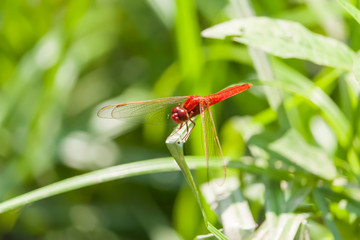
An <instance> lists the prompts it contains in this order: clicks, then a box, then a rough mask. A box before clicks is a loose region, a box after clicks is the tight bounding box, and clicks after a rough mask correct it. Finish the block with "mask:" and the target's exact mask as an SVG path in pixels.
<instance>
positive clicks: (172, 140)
mask: <svg viewBox="0 0 360 240" xmlns="http://www.w3.org/2000/svg"><path fill="white" fill-rule="evenodd" d="M193 127H194V124H193V123H192V122H191V123H189V124H188V125H185V124H184V125H183V126H182V127H181V128H175V130H174V131H173V132H172V133H171V135H170V136H169V137H168V138H167V139H166V146H167V147H168V149H169V151H170V153H171V155H172V156H173V157H174V159H175V161H176V163H177V164H178V165H179V167H180V169H181V171H182V173H183V174H184V177H185V179H186V181H187V182H188V184H189V186H190V188H191V190H192V191H193V193H194V196H195V198H196V200H197V202H198V204H199V207H200V210H201V212H202V214H203V217H204V221H205V224H206V227H207V228H208V230H209V231H210V232H211V233H212V234H214V236H215V237H216V238H217V239H222V240H225V239H227V237H226V236H225V235H224V234H223V233H221V232H220V231H219V230H218V229H217V228H215V227H214V226H213V225H212V224H211V223H210V222H209V217H208V216H207V214H206V210H205V207H204V204H205V203H204V199H203V198H202V197H201V195H200V191H199V189H198V187H197V185H196V183H195V181H194V178H193V176H192V174H191V172H190V169H189V167H188V165H187V163H186V161H185V157H184V143H185V142H186V140H187V139H188V137H189V134H188V133H189V130H188V129H191V128H193Z"/></svg>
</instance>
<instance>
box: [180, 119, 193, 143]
mask: <svg viewBox="0 0 360 240" xmlns="http://www.w3.org/2000/svg"><path fill="white" fill-rule="evenodd" d="M189 121H190V122H192V124H193V126H192V128H191V129H190V131H189V125H188V121H187V122H185V124H186V135H185V136H184V137H183V138H182V139H183V140H184V139H186V138H188V137H189V136H190V134H191V132H192V130H193V129H194V127H195V122H194V121H193V120H191V118H190V119H189Z"/></svg>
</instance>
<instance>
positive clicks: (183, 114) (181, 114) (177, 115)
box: [171, 106, 189, 123]
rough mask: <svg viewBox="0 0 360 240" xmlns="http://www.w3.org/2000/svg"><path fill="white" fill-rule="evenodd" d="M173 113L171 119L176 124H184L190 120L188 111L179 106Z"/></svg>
mask: <svg viewBox="0 0 360 240" xmlns="http://www.w3.org/2000/svg"><path fill="white" fill-rule="evenodd" d="M171 112H172V115H171V118H172V120H174V122H176V123H182V122H184V121H187V120H189V114H188V113H187V111H186V110H185V109H183V108H181V107H179V106H176V107H174V108H173V109H172V111H171Z"/></svg>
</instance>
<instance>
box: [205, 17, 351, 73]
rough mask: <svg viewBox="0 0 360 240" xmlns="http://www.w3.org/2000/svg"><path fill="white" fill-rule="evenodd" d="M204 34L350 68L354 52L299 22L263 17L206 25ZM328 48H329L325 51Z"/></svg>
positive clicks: (281, 53)
mask: <svg viewBox="0 0 360 240" xmlns="http://www.w3.org/2000/svg"><path fill="white" fill-rule="evenodd" d="M202 35H203V36H204V37H208V38H218V39H224V38H226V37H231V38H232V39H233V40H234V41H236V42H240V43H243V44H246V45H249V46H252V47H256V48H258V49H261V50H263V51H265V52H268V53H270V54H273V55H275V56H279V57H282V58H299V59H304V60H308V61H311V62H313V63H316V64H319V65H324V66H330V67H335V68H342V69H346V70H348V71H352V70H353V69H352V68H353V64H354V62H355V61H356V58H357V55H356V53H355V52H354V51H352V50H351V49H350V48H349V47H348V46H346V45H345V44H343V43H341V42H339V41H337V40H335V39H332V38H328V37H324V36H322V35H319V34H315V33H312V32H310V31H309V30H308V29H306V28H305V27H303V26H302V25H300V24H298V23H295V22H290V21H285V20H274V19H271V18H266V17H254V18H246V19H236V20H231V21H228V22H224V23H221V24H218V25H215V26H213V27H210V28H208V29H206V30H204V31H203V32H202ZM329 49H331V51H329Z"/></svg>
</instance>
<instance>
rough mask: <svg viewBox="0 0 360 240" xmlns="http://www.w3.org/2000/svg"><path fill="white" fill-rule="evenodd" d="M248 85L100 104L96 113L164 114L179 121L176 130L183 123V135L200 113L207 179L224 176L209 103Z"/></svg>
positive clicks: (147, 117) (150, 118)
mask: <svg viewBox="0 0 360 240" xmlns="http://www.w3.org/2000/svg"><path fill="white" fill-rule="evenodd" d="M250 87H252V84H250V83H246V84H240V85H234V86H230V87H228V88H226V89H224V90H222V91H220V92H217V93H214V94H210V95H207V96H204V97H202V96H199V95H191V96H178V97H168V98H160V99H154V100H147V101H138V102H128V103H122V104H115V105H110V106H106V107H103V108H101V109H100V110H99V111H98V113H97V115H98V117H100V118H107V119H122V120H135V121H136V120H141V121H144V122H148V123H154V122H157V121H160V119H162V118H164V116H165V117H166V118H167V119H169V120H170V121H172V122H173V123H175V124H178V128H177V129H178V130H179V129H181V128H182V127H184V125H186V130H187V132H186V135H185V136H187V137H188V136H189V135H190V133H191V131H192V130H193V128H194V127H195V122H194V119H195V117H196V116H198V115H200V118H201V123H202V134H203V141H204V143H203V146H204V150H205V159H206V166H207V177H208V180H210V178H211V179H212V178H223V179H225V177H226V165H225V161H224V156H223V153H222V150H221V146H220V142H219V138H218V136H217V133H216V128H215V124H214V119H213V117H212V114H211V111H210V106H212V105H214V104H216V103H218V102H221V101H223V100H225V99H227V98H230V97H232V96H234V95H237V94H239V93H241V92H243V91H245V90H247V89H249V88H250ZM190 122H191V123H193V124H192V126H193V127H192V128H191V129H189V128H188V124H189V123H190ZM175 133H176V131H175ZM210 174H211V176H210Z"/></svg>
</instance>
